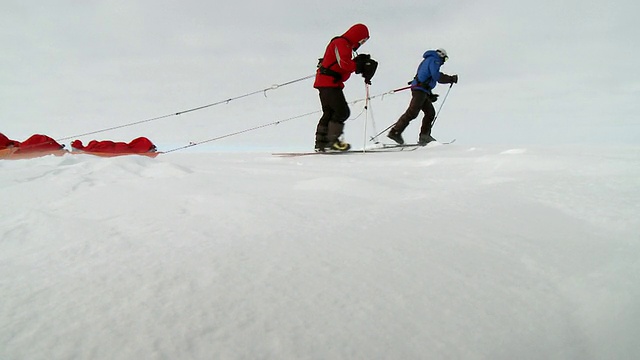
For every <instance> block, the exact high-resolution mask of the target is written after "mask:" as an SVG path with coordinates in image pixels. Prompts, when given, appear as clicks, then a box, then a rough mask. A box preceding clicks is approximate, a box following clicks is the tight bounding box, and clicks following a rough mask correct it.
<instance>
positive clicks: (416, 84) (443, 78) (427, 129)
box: [387, 49, 458, 146]
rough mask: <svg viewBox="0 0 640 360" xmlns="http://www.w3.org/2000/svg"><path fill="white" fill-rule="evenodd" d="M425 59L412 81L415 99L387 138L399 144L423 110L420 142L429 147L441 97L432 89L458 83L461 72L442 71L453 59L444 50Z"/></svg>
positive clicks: (425, 55)
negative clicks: (436, 103)
mask: <svg viewBox="0 0 640 360" xmlns="http://www.w3.org/2000/svg"><path fill="white" fill-rule="evenodd" d="M422 57H423V58H424V59H423V60H422V62H421V63H420V65H419V66H418V71H417V74H416V76H415V77H414V78H413V81H411V82H410V83H409V84H410V85H411V102H410V103H409V107H408V108H407V111H405V113H404V114H402V115H401V116H400V118H399V119H398V121H396V123H395V124H394V125H393V127H392V128H391V130H390V131H389V133H388V134H387V137H388V138H389V139H391V140H393V141H395V142H397V143H398V144H404V139H403V138H402V132H403V131H404V129H406V128H407V126H409V122H411V120H413V119H415V118H417V117H418V115H419V114H420V111H421V110H422V112H424V117H423V118H422V127H421V128H420V136H419V137H418V145H421V146H425V145H427V144H428V143H430V142H431V141H434V140H435V139H434V138H433V137H432V136H431V127H432V126H433V120H434V118H435V116H436V111H435V109H434V108H433V104H432V103H434V102H436V101H437V100H438V95H437V94H434V93H432V92H431V90H433V88H435V87H436V83H440V84H456V83H457V82H458V75H447V74H444V73H442V72H440V67H441V66H442V65H443V64H444V63H445V62H446V61H447V60H448V59H449V56H448V55H447V52H446V51H445V50H444V49H437V50H428V51H426V52H425V53H424V55H422Z"/></svg>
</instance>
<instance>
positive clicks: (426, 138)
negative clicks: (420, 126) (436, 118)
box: [418, 135, 436, 146]
mask: <svg viewBox="0 0 640 360" xmlns="http://www.w3.org/2000/svg"><path fill="white" fill-rule="evenodd" d="M432 141H436V139H434V138H433V136H431V135H420V137H419V138H418V145H420V146H425V145H427V144H428V143H430V142H432Z"/></svg>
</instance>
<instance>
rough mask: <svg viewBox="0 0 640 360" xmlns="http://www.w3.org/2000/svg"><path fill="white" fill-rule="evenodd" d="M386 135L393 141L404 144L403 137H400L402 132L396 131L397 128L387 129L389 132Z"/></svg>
mask: <svg viewBox="0 0 640 360" xmlns="http://www.w3.org/2000/svg"><path fill="white" fill-rule="evenodd" d="M387 137H388V138H389V139H391V140H393V141H395V142H397V143H398V144H399V145H402V144H404V139H403V138H402V134H401V133H400V132H398V130H396V129H391V130H390V131H389V133H388V134H387Z"/></svg>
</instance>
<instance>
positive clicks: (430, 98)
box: [427, 94, 438, 103]
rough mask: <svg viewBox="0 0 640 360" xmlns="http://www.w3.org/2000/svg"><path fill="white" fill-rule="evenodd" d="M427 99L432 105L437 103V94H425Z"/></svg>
mask: <svg viewBox="0 0 640 360" xmlns="http://www.w3.org/2000/svg"><path fill="white" fill-rule="evenodd" d="M427 98H428V99H429V101H431V102H432V103H434V102H436V101H438V94H427Z"/></svg>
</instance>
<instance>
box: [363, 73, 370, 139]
mask: <svg viewBox="0 0 640 360" xmlns="http://www.w3.org/2000/svg"><path fill="white" fill-rule="evenodd" d="M364 88H365V95H366V99H365V102H364V111H365V114H364V129H363V136H364V138H363V139H362V140H363V141H362V152H366V150H365V147H366V146H367V123H368V122H369V84H367V83H366V82H365V83H364Z"/></svg>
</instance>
